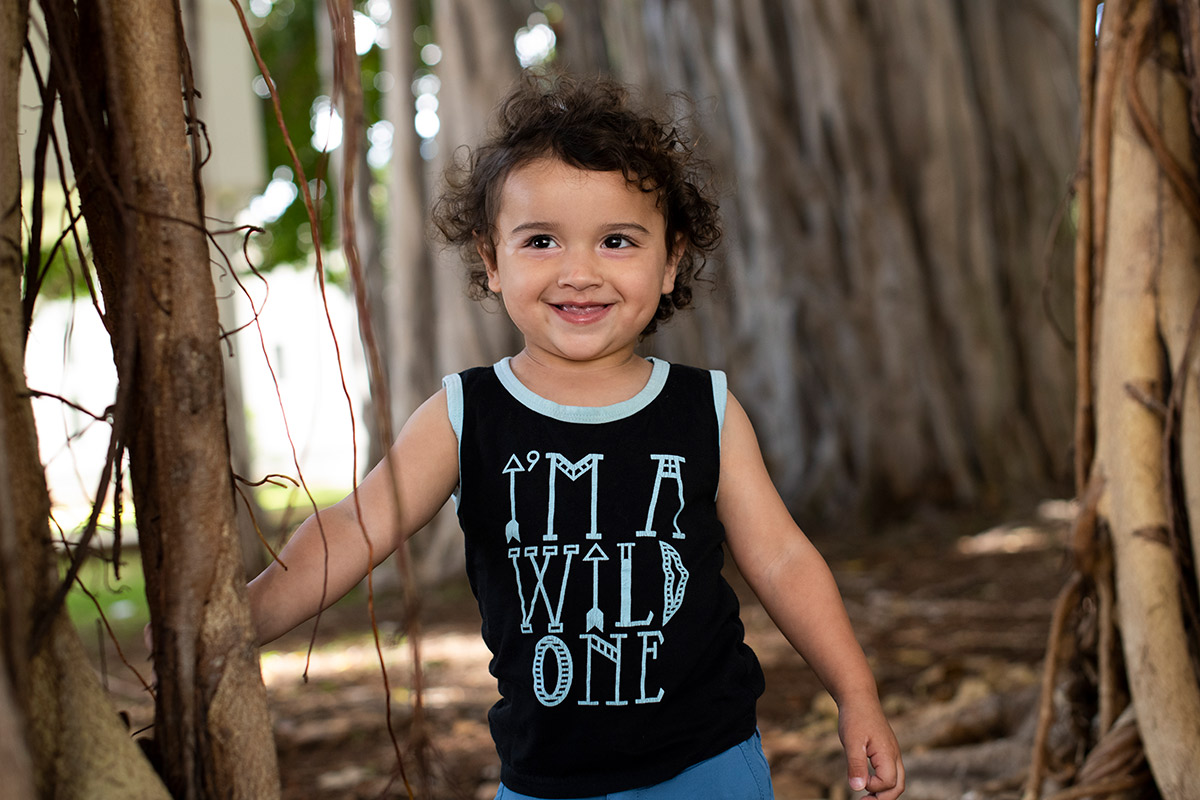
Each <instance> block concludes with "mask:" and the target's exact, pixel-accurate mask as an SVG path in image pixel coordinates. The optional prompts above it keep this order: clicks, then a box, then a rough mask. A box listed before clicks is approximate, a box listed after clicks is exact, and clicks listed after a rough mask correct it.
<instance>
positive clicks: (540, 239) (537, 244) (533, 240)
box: [526, 233, 554, 250]
mask: <svg viewBox="0 0 1200 800" xmlns="http://www.w3.org/2000/svg"><path fill="white" fill-rule="evenodd" d="M526 245H527V246H528V247H533V248H536V249H538V250H545V249H546V248H548V247H553V246H554V239H553V237H550V236H547V235H546V234H544V233H542V234H538V235H537V236H531V237H530V238H529V241H528V242H526Z"/></svg>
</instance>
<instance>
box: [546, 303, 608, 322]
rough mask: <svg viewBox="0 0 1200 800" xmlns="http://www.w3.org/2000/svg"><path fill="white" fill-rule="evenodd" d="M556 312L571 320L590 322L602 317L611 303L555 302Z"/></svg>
mask: <svg viewBox="0 0 1200 800" xmlns="http://www.w3.org/2000/svg"><path fill="white" fill-rule="evenodd" d="M554 307H555V308H556V309H558V312H559V313H560V314H561V315H562V316H564V317H566V318H567V319H569V320H571V321H572V322H591V321H592V320H594V319H598V318H599V317H602V316H603V315H604V313H605V312H606V311H608V309H609V308H611V305H609V304H604V303H582V304H579V303H556V304H555V305H554Z"/></svg>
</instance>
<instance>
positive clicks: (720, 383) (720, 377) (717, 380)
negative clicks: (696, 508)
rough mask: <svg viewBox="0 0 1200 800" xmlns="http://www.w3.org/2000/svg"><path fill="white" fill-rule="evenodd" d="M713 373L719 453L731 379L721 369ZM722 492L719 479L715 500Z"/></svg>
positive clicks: (718, 472) (718, 451)
mask: <svg viewBox="0 0 1200 800" xmlns="http://www.w3.org/2000/svg"><path fill="white" fill-rule="evenodd" d="M709 374H710V375H712V388H713V408H714V409H716V412H717V454H718V455H720V453H721V438H722V434H724V432H725V406H726V404H727V403H728V402H729V380H728V379H727V378H726V377H725V373H724V372H722V371H721V370H719V369H713V370H709ZM720 472H721V470H720V467H719V466H718V468H717V476H718V478H719V477H720ZM720 494H721V484H720V482H719V480H718V483H717V491H715V492H714V493H713V499H714V500H715V499H716V498H717V497H718V496H719V495H720Z"/></svg>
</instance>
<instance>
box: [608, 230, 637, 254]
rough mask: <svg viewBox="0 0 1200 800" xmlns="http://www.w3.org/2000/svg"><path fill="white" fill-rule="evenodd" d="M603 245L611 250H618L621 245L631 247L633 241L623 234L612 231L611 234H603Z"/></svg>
mask: <svg viewBox="0 0 1200 800" xmlns="http://www.w3.org/2000/svg"><path fill="white" fill-rule="evenodd" d="M603 246H604V247H606V248H609V249H612V250H619V249H620V248H622V247H632V246H633V242H632V241H631V240H630V239H629V237H628V236H625V235H624V234H619V233H614V234H612V235H611V236H605V237H604V242H603Z"/></svg>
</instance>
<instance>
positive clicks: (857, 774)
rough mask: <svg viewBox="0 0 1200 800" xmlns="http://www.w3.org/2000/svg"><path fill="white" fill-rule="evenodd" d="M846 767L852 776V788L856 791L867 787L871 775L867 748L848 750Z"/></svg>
mask: <svg viewBox="0 0 1200 800" xmlns="http://www.w3.org/2000/svg"><path fill="white" fill-rule="evenodd" d="M846 767H847V772H848V777H849V778H850V788H851V789H853V790H854V791H856V792H861V791H862V790H863V789H865V788H867V782H868V779H869V778H870V777H871V769H870V764H869V761H868V760H867V749H866V748H865V747H864V748H863V749H862V750H861V751H860V750H848V751H847V752H846Z"/></svg>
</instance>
